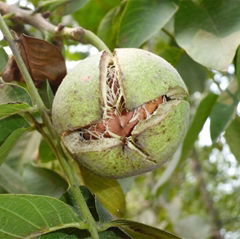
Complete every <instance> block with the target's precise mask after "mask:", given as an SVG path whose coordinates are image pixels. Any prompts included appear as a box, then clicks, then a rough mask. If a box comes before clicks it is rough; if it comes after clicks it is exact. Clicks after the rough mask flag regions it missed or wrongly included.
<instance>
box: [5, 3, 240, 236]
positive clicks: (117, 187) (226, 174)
mask: <svg viewBox="0 0 240 239" xmlns="http://www.w3.org/2000/svg"><path fill="white" fill-rule="evenodd" d="M7 2H8V1H7V0H5V1H1V3H0V10H1V4H3V3H7ZM27 2H29V3H32V4H33V6H34V8H35V9H34V13H41V14H43V15H44V16H46V17H47V18H46V21H50V22H52V23H53V24H55V25H56V26H57V25H58V26H59V29H60V30H59V32H58V33H57V34H53V32H51V33H50V32H47V31H46V29H38V27H36V26H31V24H30V25H29V24H26V23H24V21H16V20H15V19H12V15H11V14H10V15H6V16H5V19H6V22H7V23H8V24H9V26H11V28H12V29H13V30H15V31H16V32H17V33H18V34H20V33H22V32H24V33H26V34H28V35H31V36H33V37H37V38H41V39H42V40H46V39H50V41H51V42H52V43H54V44H56V45H57V47H58V48H61V50H62V52H64V56H65V60H66V61H77V60H81V59H83V58H85V57H88V56H89V55H92V54H93V53H92V48H91V46H86V45H81V44H79V42H74V41H73V40H72V39H71V40H69V39H67V35H64V36H61V24H62V23H63V24H64V25H66V26H67V27H73V26H74V27H75V26H76V27H78V26H80V27H83V28H85V29H87V30H91V31H92V32H94V33H96V34H97V36H99V37H100V38H101V39H102V40H103V41H104V43H105V44H106V45H107V46H108V47H109V48H110V49H111V50H114V49H115V48H117V47H141V48H143V49H145V50H149V51H151V52H153V53H155V54H157V55H159V56H161V57H163V58H164V59H166V60H167V61H168V62H170V63H171V64H172V65H173V66H174V67H176V69H177V70H178V72H179V74H180V75H181V76H182V78H183V80H184V81H185V83H186V85H187V86H188V89H189V97H188V100H189V102H190V104H191V120H190V122H189V128H188V131H187V132H186V136H185V138H184V140H183V143H182V145H180V146H179V150H178V151H177V153H176V155H175V156H174V157H172V158H171V159H169V161H168V162H166V163H165V164H164V165H162V166H161V167H160V168H159V169H157V170H155V171H153V172H151V173H148V174H144V175H142V176H139V177H135V178H129V179H127V180H126V179H124V180H119V181H117V180H115V179H109V178H104V177H100V176H98V175H95V174H93V173H91V172H89V170H87V169H85V168H84V167H82V166H81V167H80V166H79V165H78V163H76V162H73V161H71V160H70V161H69V163H70V165H71V166H72V168H74V169H75V171H76V172H77V174H76V180H77V182H78V183H79V185H81V186H80V189H81V192H82V194H83V196H84V199H85V201H86V203H87V206H88V208H89V209H90V211H91V213H92V215H93V216H94V219H95V220H96V221H97V226H98V227H99V228H98V230H99V238H100V239H108V238H109V239H145V238H146V239H151V238H152V239H157V238H161V239H167V238H179V237H182V238H186V239H190V238H191V239H199V238H201V239H208V238H213V237H214V235H215V233H217V232H220V233H221V234H222V236H223V237H226V238H231V239H238V238H239V237H240V230H239V222H240V218H239V214H240V206H239V203H237V202H238V201H239V195H240V191H239V188H240V184H239V177H240V173H239V172H240V147H239V145H240V118H239V113H240V112H239V97H240V95H239V92H240V48H239V44H240V40H239V39H240V24H239V22H240V15H239V11H240V0H228V1H225V0H181V1H178V0H161V1H159V0H151V1H149V0H128V1H125V0H122V1H121V0H80V1H75V0H48V1H41V0H29V1H27ZM19 3H20V6H23V5H24V4H23V5H21V4H22V1H21V0H20V1H19ZM24 6H25V5H24ZM25 10H26V9H25ZM1 12H2V11H1ZM48 14H50V16H48ZM63 16H65V17H64V18H63ZM65 29H66V28H65ZM42 40H41V41H40V42H41V43H42V44H44V41H42ZM80 41H81V42H82V39H80ZM82 43H83V44H87V43H88V42H87V41H83V42H82ZM19 45H20V44H19ZM27 45H28V44H25V46H27ZM37 45H38V46H37V47H36V45H35V44H33V45H32V46H31V50H29V51H26V52H31V53H33V52H34V53H35V54H33V55H32V56H31V57H30V58H29V56H28V59H30V60H29V61H30V63H36V64H32V66H34V67H33V68H32V69H35V70H36V69H39V66H38V65H41V67H42V66H43V68H42V69H43V70H42V69H41V70H39V71H38V76H40V78H41V79H42V76H43V75H45V76H44V77H43V78H44V80H45V78H46V74H43V73H47V76H48V77H49V78H51V76H52V75H54V74H55V73H58V68H60V67H59V66H60V65H58V64H56V63H57V62H58V61H56V62H55V60H56V57H55V56H53V55H52V57H50V55H48V54H50V52H51V51H50V50H49V49H51V45H48V46H49V47H50V48H48V50H45V48H44V47H39V44H37ZM72 45H75V46H76V47H74V49H75V50H74V51H73V50H72V49H71V46H72ZM5 46H7V43H6V40H4V39H3V40H0V223H1V229H0V238H3V239H5V238H6V239H7V238H9V239H11V238H16V239H17V238H39V239H62V238H69V239H81V238H82V239H90V238H91V236H90V234H89V232H88V230H87V226H88V225H86V224H85V222H84V221H83V214H81V211H79V207H78V205H77V203H76V202H75V201H74V199H73V196H72V194H71V190H72V187H70V186H69V180H68V179H67V177H66V174H65V173H64V171H63V170H62V168H61V163H59V161H58V160H57V158H58V157H59V155H57V154H56V151H58V149H56V148H55V145H54V144H51V142H56V141H57V139H56V138H54V137H50V136H49V135H50V134H49V129H48V127H47V126H46V124H45V122H44V120H43V118H42V115H41V114H40V113H39V112H36V111H37V110H38V107H36V105H35V103H36V102H34V103H33V102H32V100H31V97H30V96H29V95H30V94H29V93H30V92H28V89H27V87H26V84H25V83H24V82H22V81H19V80H21V79H20V75H18V74H16V72H15V71H12V73H13V74H12V76H13V79H12V80H15V81H16V82H15V81H12V82H3V78H4V77H3V73H4V72H3V71H4V69H6V68H5V66H6V65H7V61H8V58H9V56H8V55H7V54H6V52H5V50H4V49H3V47H5ZM35 47H36V48H35ZM40 48H41V49H40ZM58 48H56V49H55V50H56V51H57V52H58ZM63 48H64V49H63ZM29 49H30V48H29ZM44 50H45V51H44ZM40 52H42V53H41V54H40ZM40 56H42V57H43V58H41V57H40ZM48 56H49V57H48ZM46 58H47V59H48V58H49V62H48V63H47V66H48V67H47V68H46V69H50V65H51V63H53V62H54V64H53V65H54V66H55V67H56V68H54V71H51V70H50V71H44V66H45V64H44V60H43V59H46ZM36 59H38V60H36ZM35 60H36V61H35ZM38 63H39V64H38ZM40 63H41V64H40ZM63 63H64V62H62V63H61V66H62V64H63ZM30 65H31V64H30ZM36 66H37V67H36ZM229 66H230V67H229ZM69 71H70V70H69ZM223 72H224V73H223ZM35 73H36V72H35ZM31 74H33V75H34V72H31ZM64 74H65V73H64ZM64 74H62V76H63V75H64ZM48 77H47V78H48ZM146 80H148V79H146ZM53 81H54V80H53ZM49 82H50V81H49V79H48V81H45V82H43V83H41V84H40V86H39V88H38V92H39V94H40V96H41V99H42V100H43V102H44V104H45V105H46V108H47V109H46V113H47V115H48V116H51V107H52V102H53V98H54V93H55V92H53V90H52V89H51V86H50V85H51V84H49ZM50 83H51V82H50ZM54 90H55V89H54ZM136 90H138V89H136ZM91 97H93V96H89V99H91ZM79 100H81V99H79ZM209 121H210V128H209V129H207V124H206V122H209ZM204 125H205V126H206V127H203V126H204ZM203 128H204V129H203ZM36 130H38V131H40V132H41V135H40V134H39V132H36ZM200 133H202V134H200ZM208 135H210V136H211V140H208V141H209V142H207V137H208ZM49 138H50V140H49ZM83 185H84V186H83ZM209 205H210V206H209ZM116 219H117V220H116ZM132 220H136V221H139V222H141V223H138V222H135V221H132ZM143 223H146V224H149V225H152V226H155V227H156V228H153V227H150V226H147V225H146V224H143ZM218 223H219V224H218ZM157 228H159V229H157ZM168 232H170V233H168ZM174 234H176V235H178V236H179V237H177V236H174ZM219 238H220V237H219Z"/></svg>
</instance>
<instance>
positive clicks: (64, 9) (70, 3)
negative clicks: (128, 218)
mask: <svg viewBox="0 0 240 239" xmlns="http://www.w3.org/2000/svg"><path fill="white" fill-rule="evenodd" d="M87 2H88V0H78V1H76V0H48V1H44V2H42V4H40V6H39V7H38V8H37V10H36V11H37V12H43V11H50V12H53V11H56V13H57V14H59V15H61V16H64V15H68V14H71V13H73V12H75V11H77V10H79V9H80V8H82V7H83V6H84V5H85V4H86V3H87ZM56 13H55V14H56Z"/></svg>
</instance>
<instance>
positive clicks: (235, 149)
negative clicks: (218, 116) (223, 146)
mask: <svg viewBox="0 0 240 239" xmlns="http://www.w3.org/2000/svg"><path fill="white" fill-rule="evenodd" d="M225 138H226V140H227V143H228V145H229V147H230V149H231V152H232V153H233V154H234V155H235V157H236V159H238V160H239V161H240V147H239V145H240V117H236V118H235V119H234V120H233V121H232V123H231V124H230V125H229V126H228V128H227V129H226V132H225Z"/></svg>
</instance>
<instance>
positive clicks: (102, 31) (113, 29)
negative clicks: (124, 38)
mask: <svg viewBox="0 0 240 239" xmlns="http://www.w3.org/2000/svg"><path fill="white" fill-rule="evenodd" d="M125 4H126V2H123V3H122V4H121V5H120V6H117V7H115V8H113V9H111V10H110V11H109V12H108V13H107V14H106V15H105V16H104V18H103V19H102V21H101V22H100V24H99V27H98V31H97V34H98V36H99V37H100V38H101V39H102V40H103V41H104V42H105V43H106V44H107V46H108V47H109V48H110V49H111V50H113V49H114V48H116V44H117V34H118V30H119V25H120V20H121V15H122V12H123V10H124V7H125Z"/></svg>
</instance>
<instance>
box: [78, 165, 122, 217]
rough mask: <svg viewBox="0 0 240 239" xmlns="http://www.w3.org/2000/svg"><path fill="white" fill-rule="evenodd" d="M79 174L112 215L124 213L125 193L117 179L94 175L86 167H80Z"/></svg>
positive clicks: (120, 215) (117, 215)
mask: <svg viewBox="0 0 240 239" xmlns="http://www.w3.org/2000/svg"><path fill="white" fill-rule="evenodd" d="M81 176H82V179H83V181H84V184H85V185H86V186H87V187H88V188H89V189H90V190H91V192H92V193H94V194H95V195H96V197H97V199H98V200H99V201H100V202H101V203H102V205H103V206H104V207H105V208H106V209H107V210H108V211H109V212H110V213H111V214H112V215H114V216H116V217H122V216H123V215H124V212H125V206H126V205H125V195H124V193H123V191H122V189H121V186H120V184H119V183H118V182H117V180H115V179H110V178H105V177H102V176H99V175H96V174H94V173H92V172H91V171H89V170H88V169H86V168H81Z"/></svg>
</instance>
